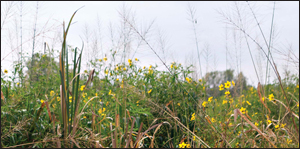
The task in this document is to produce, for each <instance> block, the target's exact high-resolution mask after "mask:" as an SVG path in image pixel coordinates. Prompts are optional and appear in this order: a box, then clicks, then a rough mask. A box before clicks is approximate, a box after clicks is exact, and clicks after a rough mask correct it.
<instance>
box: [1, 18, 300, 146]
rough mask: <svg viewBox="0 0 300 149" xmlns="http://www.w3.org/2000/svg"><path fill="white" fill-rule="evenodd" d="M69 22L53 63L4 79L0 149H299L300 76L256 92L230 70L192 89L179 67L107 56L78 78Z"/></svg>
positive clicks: (42, 57) (45, 60)
mask: <svg viewBox="0 0 300 149" xmlns="http://www.w3.org/2000/svg"><path fill="white" fill-rule="evenodd" d="M74 15H75V13H74ZM74 15H73V17H74ZM73 17H72V18H73ZM72 18H71V21H72ZM71 21H70V22H69V25H68V27H67V29H66V30H65V31H64V42H63V45H62V50H61V52H60V56H59V62H56V61H55V60H54V57H53V56H52V54H51V53H48V54H36V55H35V56H34V58H35V60H34V63H33V64H31V61H28V62H27V63H26V65H27V66H28V67H29V68H30V69H29V70H28V71H27V72H26V74H23V73H22V72H23V70H22V69H21V67H20V64H15V65H14V70H15V71H14V72H13V76H9V78H10V80H9V79H8V76H7V75H6V73H7V72H8V71H7V70H4V71H3V72H1V73H2V74H1V134H2V135H1V145H2V147H26V148H27V147H28V148H31V147H43V148H46V147H47V148H52V147H58V148H61V147H72V148H73V147H74V148H77V147H78V148H80V147H95V148H98V147H114V148H115V147H131V148H133V147H145V148H153V147H155V148H158V147H160V148H196V147H197V148H198V147H235V148H241V147H242V148H244V147H247V148H248V147H249V148H250V147H299V131H298V129H299V128H298V127H299V77H298V76H293V77H291V78H289V79H292V81H285V80H284V79H283V80H282V81H281V80H279V81H278V82H274V83H272V84H268V85H264V86H261V85H260V84H258V86H254V87H253V86H250V85H247V82H246V79H245V77H243V75H242V74H240V75H239V76H233V70H226V71H225V72H211V73H207V77H204V78H203V79H199V80H194V79H193V78H192V77H191V73H192V71H191V70H190V67H187V68H186V67H184V66H182V65H181V64H180V63H179V64H178V63H175V62H174V63H171V64H168V65H166V66H167V68H168V71H160V70H157V69H156V68H157V66H155V65H150V66H144V67H139V65H137V64H138V63H139V59H137V58H135V59H127V62H126V63H118V64H113V63H111V61H112V60H110V59H108V58H107V57H103V58H101V59H100V58H99V59H95V60H94V61H91V62H90V64H91V65H92V66H93V68H94V69H92V70H84V73H80V72H81V71H80V66H81V59H82V57H81V56H82V52H84V48H81V49H79V48H75V49H71V48H68V47H67V46H66V39H67V33H68V29H69V27H70V24H71ZM52 52H53V51H52ZM115 54H116V53H115V52H114V51H112V52H111V57H112V58H114V55H115ZM69 55H73V56H74V57H70V56H69ZM214 74H215V75H216V74H219V75H220V76H219V79H218V82H215V80H217V77H213V78H209V76H213V75H214ZM216 76H217V75H216ZM17 78H18V79H20V78H22V80H23V82H17V81H15V80H17ZM212 81H213V82H212Z"/></svg>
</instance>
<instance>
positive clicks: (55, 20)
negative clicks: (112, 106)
mask: <svg viewBox="0 0 300 149" xmlns="http://www.w3.org/2000/svg"><path fill="white" fill-rule="evenodd" d="M189 3H190V4H191V6H193V7H194V8H195V9H196V18H197V24H196V29H197V34H198V43H199V50H200V51H202V50H203V49H204V47H205V45H208V47H209V51H210V52H211V56H210V58H209V60H208V67H207V63H206V60H205V55H204V52H202V54H201V58H200V59H201V67H202V75H204V74H205V72H206V71H213V70H214V69H216V70H225V69H226V50H225V49H226V48H225V45H226V40H225V25H226V24H225V23H224V17H222V16H221V15H220V14H219V13H218V11H223V12H225V13H231V12H233V10H234V9H235V7H234V6H235V5H234V2H229V1H222V2H216V1H212V2H210V1H205V2H203V1H199V2H197V1H192V2H189ZM23 4H24V6H23V8H24V9H23V13H24V14H23V18H22V20H23V24H22V27H23V39H22V40H23V43H24V42H25V43H24V44H23V45H22V47H23V50H24V51H26V52H28V56H30V55H31V51H32V40H31V39H30V38H31V37H32V35H33V26H34V15H35V12H36V5H37V3H36V2H23ZM123 4H126V6H127V7H128V8H131V11H132V12H135V17H136V21H137V26H138V27H139V28H140V27H141V25H143V26H144V27H145V26H147V25H148V24H149V23H150V22H151V21H152V20H154V24H153V28H152V29H151V30H150V32H149V43H150V44H151V46H153V47H154V50H155V51H159V48H160V46H159V44H158V42H157V41H158V30H160V31H161V32H162V33H163V34H164V36H165V39H166V41H167V42H166V47H167V53H168V54H167V55H168V56H167V58H166V60H167V65H170V63H171V62H173V61H176V62H179V63H182V64H185V65H187V64H188V63H190V62H191V60H192V59H193V61H194V63H195V64H198V57H197V50H196V45H195V40H194V32H193V28H192V24H191V22H189V20H188V18H189V17H190V16H189V15H188V13H187V9H188V2H186V1H176V2H166V1H164V2H162V1H155V2H149V1H147V2H141V1H129V2H117V1H109V2H96V1H92V2H86V1H84V2H77V1H74V2H58V1H55V2H50V1H48V2H39V10H38V22H37V32H40V31H41V30H42V29H45V28H46V30H47V29H51V31H50V32H47V33H45V34H42V35H41V36H39V37H38V38H37V39H36V49H35V51H40V52H41V51H43V50H42V49H43V46H42V45H43V42H47V43H48V44H49V46H50V47H52V46H53V47H54V48H55V50H60V44H61V43H60V41H59V40H58V37H56V36H55V35H59V38H61V36H62V35H61V30H62V26H59V25H60V24H61V23H62V21H63V20H64V21H66V22H68V21H69V19H70V17H71V15H72V14H73V12H74V11H75V10H76V9H78V8H80V7H81V6H84V7H83V8H82V9H80V10H79V11H78V12H77V14H76V15H75V17H74V20H73V22H76V23H74V24H73V25H72V26H71V28H70V31H69V34H68V44H69V45H71V46H72V47H79V48H81V46H82V45H81V43H82V40H81V38H82V39H85V35H84V27H85V25H87V26H88V28H89V31H90V33H91V34H90V36H89V37H90V38H91V39H93V34H92V33H95V32H96V30H97V25H96V24H97V15H98V16H99V19H100V22H101V30H102V32H103V35H102V43H103V50H104V51H103V53H104V54H109V50H110V49H111V48H112V46H111V38H110V30H109V27H108V26H109V23H110V22H111V23H112V25H113V30H114V32H115V33H116V35H117V33H118V32H120V25H121V24H120V23H121V21H122V20H121V18H120V15H119V14H118V11H120V10H121V8H122V5H123ZM238 4H239V5H240V6H241V8H242V16H245V15H247V19H246V20H247V21H249V22H247V23H246V25H247V26H248V27H249V29H248V33H249V34H250V36H252V37H253V38H255V40H257V41H258V42H259V43H260V44H262V45H263V46H264V47H263V48H264V50H265V51H266V46H265V44H264V40H263V38H262V35H261V33H260V31H259V28H258V27H257V26H256V23H255V20H254V19H253V15H252V14H251V11H250V9H249V6H248V5H247V3H246V2H238ZM249 4H250V5H251V7H252V8H253V9H254V11H255V14H256V17H257V19H258V20H259V22H260V24H261V27H262V30H263V32H264V34H265V37H266V39H267V41H268V42H269V34H270V26H271V19H272V11H273V2H249ZM6 8H7V2H3V1H1V69H2V70H4V69H8V70H10V72H11V71H12V63H11V62H12V61H13V60H17V51H18V50H20V48H17V46H16V45H20V30H19V28H20V9H19V8H20V2H15V5H14V7H13V8H12V11H11V12H12V13H11V17H9V18H7V19H5V23H4V25H3V28H2V24H3V21H4V14H5V13H4V12H5V9H6ZM233 18H234V17H233ZM48 20H49V22H48V24H47V25H46V27H45V24H46V22H47V21H48ZM235 21H237V20H235ZM15 22H17V25H18V26H16V24H15ZM274 24H275V34H276V35H277V36H276V38H275V40H274V45H273V46H274V47H275V48H276V49H279V50H281V51H285V52H284V54H287V52H286V51H287V49H288V47H289V46H290V45H291V49H292V50H293V52H294V54H295V55H296V57H297V58H298V59H297V60H298V63H297V65H296V66H297V67H295V65H293V64H288V67H286V64H287V62H286V61H285V60H283V59H285V58H286V57H284V56H282V54H281V55H280V54H278V53H274V52H273V57H274V60H275V63H276V64H277V65H278V67H279V70H280V74H281V75H283V68H288V69H289V70H291V71H292V72H293V73H297V74H299V70H298V68H299V56H298V55H299V2H298V1H293V2H285V1H282V2H276V7H275V15H274ZM52 25H53V26H56V28H54V27H52ZM228 27H229V29H228V42H227V44H228V50H229V51H230V53H231V56H232V58H228V61H229V62H228V66H227V67H228V68H232V69H235V70H236V59H235V54H236V51H235V46H234V42H233V28H232V25H231V24H228ZM16 30H18V32H16ZM58 31H60V34H58ZM16 33H18V34H16ZM236 33H237V37H238V35H239V32H236ZM133 37H137V36H136V35H135V34H134V36H133ZM54 39H56V40H57V41H56V42H53V40H54ZM91 39H90V40H91ZM115 40H118V38H117V36H116V39H115ZM248 41H249V43H250V49H251V51H252V54H253V56H254V57H255V58H254V60H255V62H257V59H258V58H259V57H260V58H261V62H260V64H261V67H262V68H261V69H262V73H263V76H262V77H263V80H264V78H265V68H266V58H265V57H264V56H263V55H262V54H259V52H258V50H257V46H256V45H255V44H254V43H253V42H252V41H250V39H248ZM91 42H92V41H91ZM136 43H137V40H135V41H134V43H133V44H132V49H133V50H135V49H136ZM85 45H87V43H86V44H85ZM91 45H92V44H91V43H90V44H89V46H91ZM85 47H86V46H85ZM237 47H239V43H237ZM12 50H14V51H13V52H11V51H12ZM114 50H117V49H114ZM120 50H121V49H120ZM84 52H87V51H86V49H85V51H84ZM238 52H239V51H238ZM132 53H133V52H132ZM132 53H131V54H130V57H131V56H132ZM85 54H86V53H85ZM101 54H102V53H101V51H99V55H98V56H99V58H103V57H102V56H101ZM118 54H119V55H121V54H122V53H121V52H120V53H118ZM159 54H160V56H162V55H161V54H162V53H159ZM238 54H239V53H238ZM259 55H260V56H259ZM214 56H215V57H214ZM135 57H137V58H139V59H140V63H139V65H141V66H143V65H146V66H149V65H150V64H152V65H154V64H155V63H156V64H157V65H158V66H159V69H164V66H162V63H161V62H160V61H159V59H158V58H157V56H156V55H155V54H154V53H153V52H152V51H151V50H150V49H149V48H148V47H147V46H146V45H145V43H143V45H142V46H141V47H140V48H139V49H138V51H137V54H136V55H135ZM240 57H241V59H239V61H240V60H241V71H242V72H243V73H244V75H245V76H246V77H247V78H248V83H251V84H253V85H255V86H256V85H257V82H258V80H257V78H256V75H255V71H254V68H253V64H252V61H251V58H250V54H249V51H248V48H247V44H246V42H245V40H244V38H242V41H241V55H240ZM3 59H4V60H3ZM214 59H215V60H216V63H217V65H216V66H215V68H214ZM256 65H257V63H256ZM256 67H259V66H256ZM296 68H297V69H296ZM236 72H237V70H236V71H235V73H236ZM271 72H272V73H273V71H271ZM272 73H271V75H272V76H274V73H273V74H272ZM273 78H274V77H273ZM273 78H272V79H271V80H273Z"/></svg>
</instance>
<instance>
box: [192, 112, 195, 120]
mask: <svg viewBox="0 0 300 149" xmlns="http://www.w3.org/2000/svg"><path fill="white" fill-rule="evenodd" d="M193 120H195V113H193V114H192V117H191V121H193Z"/></svg>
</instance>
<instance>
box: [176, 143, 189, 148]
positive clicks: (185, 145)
mask: <svg viewBox="0 0 300 149" xmlns="http://www.w3.org/2000/svg"><path fill="white" fill-rule="evenodd" d="M185 147H186V148H191V145H190V144H185V143H184V142H182V143H181V144H179V148H185Z"/></svg>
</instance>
